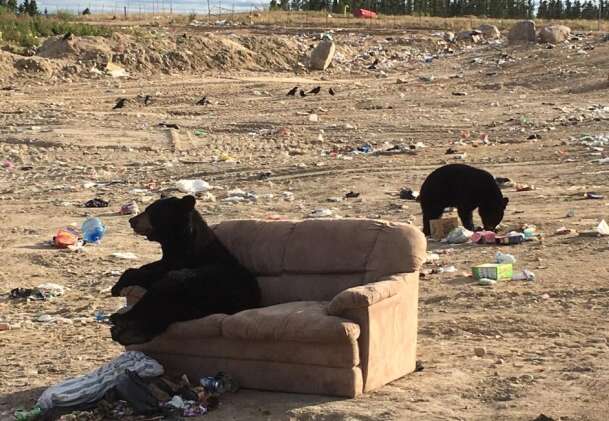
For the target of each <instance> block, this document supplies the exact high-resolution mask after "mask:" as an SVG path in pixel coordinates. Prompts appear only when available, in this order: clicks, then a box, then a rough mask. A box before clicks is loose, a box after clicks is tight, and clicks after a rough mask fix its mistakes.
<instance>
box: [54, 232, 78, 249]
mask: <svg viewBox="0 0 609 421" xmlns="http://www.w3.org/2000/svg"><path fill="white" fill-rule="evenodd" d="M79 237H80V234H79V232H78V231H77V230H76V229H74V228H72V227H64V228H60V229H59V230H57V233H56V234H55V236H54V237H53V245H54V246H55V247H57V248H60V249H65V248H68V247H71V246H75V245H77V244H78V239H79Z"/></svg>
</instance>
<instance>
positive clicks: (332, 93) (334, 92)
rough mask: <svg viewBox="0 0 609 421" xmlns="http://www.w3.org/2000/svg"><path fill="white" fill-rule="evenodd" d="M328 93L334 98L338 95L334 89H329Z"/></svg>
mask: <svg viewBox="0 0 609 421" xmlns="http://www.w3.org/2000/svg"><path fill="white" fill-rule="evenodd" d="M328 93H329V94H330V95H332V96H334V95H336V91H335V90H334V89H332V88H330V89H328Z"/></svg>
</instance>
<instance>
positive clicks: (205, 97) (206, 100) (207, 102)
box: [197, 96, 210, 105]
mask: <svg viewBox="0 0 609 421" xmlns="http://www.w3.org/2000/svg"><path fill="white" fill-rule="evenodd" d="M209 104H210V102H209V99H207V96H204V97H203V98H201V99H200V100H198V101H197V105H209Z"/></svg>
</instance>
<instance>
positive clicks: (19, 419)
mask: <svg viewBox="0 0 609 421" xmlns="http://www.w3.org/2000/svg"><path fill="white" fill-rule="evenodd" d="M41 415H42V408H40V407H39V406H35V407H33V408H32V409H30V410H25V409H18V410H17V411H15V421H34V420H37V419H39V418H40V416H41Z"/></svg>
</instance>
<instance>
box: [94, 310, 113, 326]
mask: <svg viewBox="0 0 609 421" xmlns="http://www.w3.org/2000/svg"><path fill="white" fill-rule="evenodd" d="M95 321H96V322H98V323H110V316H108V315H107V314H106V313H104V312H103V311H101V310H97V311H96V312H95Z"/></svg>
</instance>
